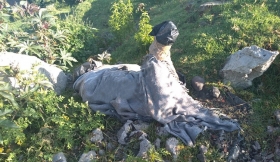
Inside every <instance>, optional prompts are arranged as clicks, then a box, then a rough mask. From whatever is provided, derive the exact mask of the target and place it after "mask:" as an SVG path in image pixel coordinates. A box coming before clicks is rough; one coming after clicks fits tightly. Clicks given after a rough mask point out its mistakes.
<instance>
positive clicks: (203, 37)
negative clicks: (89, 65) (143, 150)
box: [84, 0, 280, 159]
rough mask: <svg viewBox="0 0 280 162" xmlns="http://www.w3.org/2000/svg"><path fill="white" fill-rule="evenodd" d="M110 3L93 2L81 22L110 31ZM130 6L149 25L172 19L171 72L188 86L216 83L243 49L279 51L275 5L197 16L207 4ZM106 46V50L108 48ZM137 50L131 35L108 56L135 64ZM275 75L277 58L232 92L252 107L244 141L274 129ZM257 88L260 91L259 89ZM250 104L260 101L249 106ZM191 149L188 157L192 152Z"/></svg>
mask: <svg viewBox="0 0 280 162" xmlns="http://www.w3.org/2000/svg"><path fill="white" fill-rule="evenodd" d="M111 2H113V1H112V0H103V1H94V2H92V8H91V9H90V10H89V11H88V12H87V13H86V15H85V17H84V18H88V19H89V20H92V21H93V22H94V24H95V26H96V28H98V29H100V30H101V32H103V31H106V32H109V31H110V30H109V27H108V26H107V24H108V18H109V15H110V10H109V9H110V6H109V4H110V3H111ZM132 2H133V4H134V7H135V9H136V7H137V4H138V3H140V2H141V3H145V4H146V6H145V9H146V10H147V11H148V12H149V16H150V18H151V25H156V24H158V23H161V22H162V21H165V20H172V21H173V22H174V23H175V24H176V25H177V27H178V29H179V32H180V35H179V37H178V39H177V41H176V43H175V44H174V45H173V46H172V48H171V53H172V60H173V62H174V66H175V67H176V69H177V70H179V71H181V72H183V73H184V74H185V75H186V78H187V81H188V82H187V83H189V81H190V80H191V79H192V77H194V76H196V75H199V76H202V77H204V78H205V79H206V81H207V82H210V83H218V82H220V81H221V78H220V76H219V74H218V72H219V70H221V69H222V67H223V64H224V63H225V60H226V58H227V57H228V56H229V55H230V54H232V53H234V52H236V51H238V50H240V49H242V48H244V47H246V46H251V45H257V46H259V47H262V48H265V49H268V50H279V47H280V34H279V33H278V32H277V31H280V18H279V15H280V14H279V7H280V3H279V2H277V1H269V2H268V1H266V2H259V1H252V0H251V1H250V0H247V1H237V0H235V1H233V2H232V3H228V4H225V5H221V6H214V7H212V8H211V9H209V10H208V11H206V12H205V13H203V14H201V15H199V13H198V11H197V10H198V6H199V5H200V4H202V3H203V2H207V1H206V0H204V1H201V2H196V1H195V2H194V1H192V2H194V3H195V4H194V6H193V8H191V9H190V10H188V11H186V10H185V7H186V6H187V3H188V2H189V0H176V1H175V0H173V1H172V0H171V1H155V2H150V1H148V0H142V1H138V0H134V1H132ZM105 4H106V5H105ZM137 14H138V15H137ZM137 17H139V13H135V15H134V18H135V24H137V21H138V19H137ZM107 45H108V46H107V48H108V47H109V46H110V44H107ZM104 48H106V47H104ZM138 51H139V49H138V48H137V46H136V42H135V40H134V39H133V35H132V36H131V37H128V38H127V39H126V40H125V41H123V42H122V43H121V45H119V46H117V47H116V48H115V49H114V51H113V52H112V57H113V60H114V61H115V62H122V63H136V64H139V63H141V60H142V57H143V56H144V55H145V54H146V53H139V52H138ZM147 51H148V49H147ZM279 72H280V64H279V59H276V60H275V61H274V63H273V64H272V65H271V67H270V68H269V70H268V71H267V72H265V73H264V74H263V75H262V76H261V77H259V78H257V79H256V80H255V81H254V85H253V86H252V87H251V88H249V89H246V90H236V93H237V94H240V96H241V97H242V98H243V99H245V100H246V101H247V102H249V103H251V105H252V107H253V113H252V114H251V115H250V116H248V119H249V122H248V123H246V124H243V126H244V128H243V129H244V132H245V134H246V137H248V140H256V139H259V140H264V139H265V137H266V136H267V135H266V133H265V129H266V126H268V125H277V123H276V121H275V119H274V118H273V112H274V111H275V110H277V109H279V107H280V105H279V104H280V103H279V101H280V86H279V84H278V82H279V79H280V77H279ZM260 83H261V84H262V86H259V84H260ZM187 87H190V84H187ZM254 99H260V100H261V101H260V102H252V100H254ZM153 138H155V137H153ZM183 150H184V151H183V152H185V153H186V154H182V157H185V158H192V159H196V158H195V157H192V156H189V155H191V153H188V152H189V151H190V150H192V149H190V150H189V151H188V148H183ZM195 150H196V149H193V150H192V151H191V152H196V151H195ZM182 157H181V158H182ZM213 158H214V153H213ZM183 159H184V158H183ZM210 159H211V158H210Z"/></svg>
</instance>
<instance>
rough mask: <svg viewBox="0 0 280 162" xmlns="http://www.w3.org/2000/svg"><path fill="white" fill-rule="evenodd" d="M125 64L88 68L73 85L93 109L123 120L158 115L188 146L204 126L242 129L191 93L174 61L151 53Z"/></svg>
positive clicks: (172, 132) (213, 128)
mask: <svg viewBox="0 0 280 162" xmlns="http://www.w3.org/2000/svg"><path fill="white" fill-rule="evenodd" d="M122 66H124V65H112V66H106V67H105V68H104V67H103V68H100V69H97V70H94V71H90V72H87V73H85V74H84V75H82V76H81V77H79V78H78V80H77V81H76V82H75V83H74V89H75V90H76V91H77V92H79V94H80V95H81V97H82V99H83V101H88V104H89V106H90V108H91V109H92V110H93V111H100V112H102V113H104V114H106V115H114V116H117V117H118V118H120V119H121V120H123V121H125V120H128V119H131V120H134V119H141V120H149V119H155V120H156V121H158V122H160V123H162V124H164V126H165V129H166V130H167V131H168V132H169V133H171V134H173V135H175V136H176V137H179V138H180V139H181V140H182V141H183V142H184V143H185V144H187V145H189V146H192V145H194V142H195V139H196V137H197V135H198V134H199V133H200V132H201V131H203V130H204V129H205V128H208V129H212V130H225V131H234V130H238V129H239V125H238V124H237V123H236V122H234V121H232V120H230V119H226V120H225V119H220V118H219V116H218V115H216V114H215V113H213V112H212V111H211V110H209V109H207V108H204V107H203V106H202V105H201V104H200V103H199V102H198V101H196V100H194V99H193V98H192V97H191V96H189V95H188V93H187V91H186V89H185V88H184V87H183V86H182V85H181V84H180V82H179V81H178V79H177V77H176V76H175V75H176V74H174V73H173V72H172V68H173V66H172V65H171V66H172V67H170V65H168V63H166V62H162V61H158V60H157V59H156V58H155V57H153V55H148V56H147V57H146V59H145V61H144V63H143V65H142V66H141V67H140V66H139V67H138V66H137V65H125V66H126V67H127V68H122ZM122 69H128V70H122Z"/></svg>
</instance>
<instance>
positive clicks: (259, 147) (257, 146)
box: [254, 141, 261, 150]
mask: <svg viewBox="0 0 280 162" xmlns="http://www.w3.org/2000/svg"><path fill="white" fill-rule="evenodd" d="M254 144H255V146H256V148H257V150H260V149H261V145H260V144H259V142H258V141H255V143H254Z"/></svg>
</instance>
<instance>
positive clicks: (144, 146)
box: [137, 138, 152, 158]
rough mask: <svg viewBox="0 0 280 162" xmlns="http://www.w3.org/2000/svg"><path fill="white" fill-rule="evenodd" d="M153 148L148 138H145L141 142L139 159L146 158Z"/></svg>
mask: <svg viewBox="0 0 280 162" xmlns="http://www.w3.org/2000/svg"><path fill="white" fill-rule="evenodd" d="M151 147H152V145H151V142H150V141H149V140H147V139H146V138H144V139H143V140H142V141H141V142H140V149H139V152H138V154H137V156H138V157H142V158H146V157H147V156H148V155H147V152H148V151H149V149H150V148H151Z"/></svg>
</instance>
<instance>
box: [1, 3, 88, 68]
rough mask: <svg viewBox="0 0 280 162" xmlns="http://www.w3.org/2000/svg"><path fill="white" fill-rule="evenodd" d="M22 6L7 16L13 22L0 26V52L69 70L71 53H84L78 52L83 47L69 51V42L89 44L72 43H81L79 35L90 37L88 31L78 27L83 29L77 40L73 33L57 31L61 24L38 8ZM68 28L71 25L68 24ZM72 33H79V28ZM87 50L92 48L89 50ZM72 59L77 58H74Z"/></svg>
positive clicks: (82, 27) (47, 12) (59, 29)
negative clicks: (18, 54)
mask: <svg viewBox="0 0 280 162" xmlns="http://www.w3.org/2000/svg"><path fill="white" fill-rule="evenodd" d="M26 6H27V8H22V7H20V6H16V7H15V8H14V9H13V10H14V11H13V14H12V15H10V16H11V17H12V19H13V20H14V21H10V22H6V23H2V24H1V26H0V34H1V36H0V40H1V43H0V50H1V51H9V52H17V53H23V54H27V55H35V56H37V57H39V58H40V59H42V60H44V61H46V62H48V63H51V64H53V63H55V64H57V65H59V66H61V67H63V68H64V69H67V67H69V66H72V62H75V61H76V59H75V58H73V57H72V54H71V53H72V52H74V54H76V53H75V52H77V51H78V50H80V51H81V52H84V51H82V50H81V48H83V47H77V48H74V49H73V48H72V46H71V44H70V45H69V42H71V43H76V44H77V42H82V43H84V42H90V40H80V41H77V40H76V39H82V38H81V37H85V36H83V35H86V36H88V37H93V36H92V35H91V33H92V32H91V30H89V31H87V29H88V28H87V27H84V26H83V24H78V25H79V26H81V27H80V28H81V29H85V30H81V31H82V32H80V33H79V34H81V35H80V36H78V33H77V32H73V30H69V28H66V27H65V28H60V26H59V24H60V22H64V21H60V20H58V21H55V19H56V17H55V16H54V15H52V13H51V12H50V11H48V10H47V9H44V8H43V9H39V8H38V6H36V5H34V4H28V3H27V4H26ZM28 6H30V7H28ZM32 7H33V8H36V7H37V8H36V9H38V10H34V9H33V10H32ZM31 11H32V12H31ZM7 14H8V12H7ZM67 22H68V21H67ZM67 22H66V23H67ZM64 23H65V22H64ZM71 24H75V23H72V22H71ZM72 26H74V25H72ZM70 29H73V28H70ZM76 30H79V28H77V29H76ZM85 33H87V34H85ZM91 43H92V42H91ZM80 44H81V43H80ZM88 44H90V43H88ZM78 45H79V44H77V46H78ZM90 47H91V48H92V47H93V46H90ZM75 56H76V57H77V58H80V57H79V56H77V55H75ZM75 56H74V57H75Z"/></svg>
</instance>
